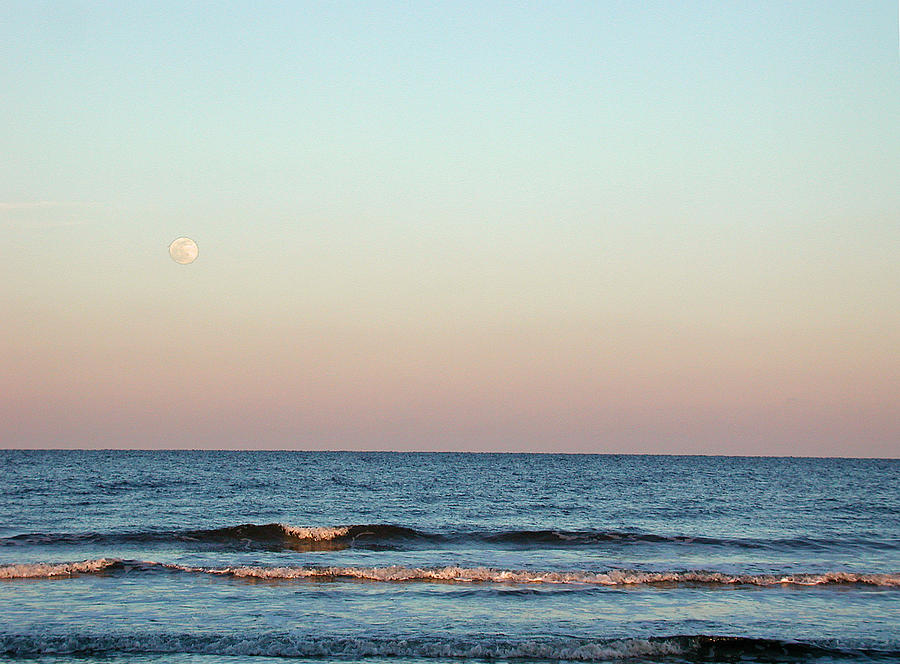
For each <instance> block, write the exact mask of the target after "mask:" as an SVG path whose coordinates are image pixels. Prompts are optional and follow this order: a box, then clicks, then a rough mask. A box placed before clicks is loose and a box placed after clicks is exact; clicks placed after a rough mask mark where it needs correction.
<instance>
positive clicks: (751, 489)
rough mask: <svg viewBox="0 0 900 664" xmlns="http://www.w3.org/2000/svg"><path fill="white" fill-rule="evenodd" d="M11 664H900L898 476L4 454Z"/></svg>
mask: <svg viewBox="0 0 900 664" xmlns="http://www.w3.org/2000/svg"><path fill="white" fill-rule="evenodd" d="M0 463H2V467H3V468H4V473H2V475H0V659H5V660H8V661H13V662H54V663H59V664H62V663H64V662H65V663H68V662H79V663H81V664H84V663H94V662H97V663H99V662H106V663H109V662H117V661H123V662H124V661H128V662H157V663H161V664H167V663H169V662H183V661H188V662H195V663H207V664H222V663H224V662H232V661H235V657H239V658H240V659H241V661H253V662H259V663H260V664H264V663H265V662H269V661H272V662H274V661H284V660H285V659H286V658H287V659H299V660H303V661H311V662H348V661H352V662H366V663H371V664H385V663H387V662H398V661H400V662H415V663H418V664H431V663H433V662H452V661H494V660H504V661H507V660H516V661H529V662H531V661H533V662H548V663H549V662H560V661H588V662H660V663H663V662H665V663H669V662H671V663H675V662H722V663H723V664H724V663H725V662H735V661H742V662H782V661H794V662H821V663H825V662H863V661H883V662H890V661H897V660H900V492H898V490H897V486H900V460H895V459H866V458H815V457H735V456H709V455H646V454H635V455H621V454H580V453H557V454H546V453H511V452H499V453H491V452H386V451H385V452H374V451H371V452H357V451H328V452H320V451H270V450H252V451H248V450H202V449H198V450H89V451H86V450H2V451H0Z"/></svg>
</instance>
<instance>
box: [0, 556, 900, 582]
mask: <svg viewBox="0 0 900 664" xmlns="http://www.w3.org/2000/svg"><path fill="white" fill-rule="evenodd" d="M122 563H123V561H122V560H120V559H117V558H98V559H96V560H84V561H81V562H69V563H26V564H19V565H7V566H4V567H0V579H36V578H50V577H64V576H78V575H80V574H96V573H99V572H103V571H104V570H107V569H109V568H110V567H112V566H114V565H118V564H122ZM127 564H128V565H129V566H130V565H134V566H135V567H136V568H144V569H152V568H161V569H167V570H172V571H178V572H185V573H193V574H210V575H214V576H229V577H234V578H252V579H271V580H278V579H284V580H290V579H309V580H316V579H323V580H335V579H349V580H361V581H378V582H388V583H390V582H393V583H402V582H415V581H443V582H451V583H515V584H580V585H594V586H626V585H647V584H703V585H721V586H726V585H753V586H779V585H799V586H820V585H839V584H853V583H859V584H866V585H872V586H882V587H900V574H858V573H854V572H825V573H821V574H789V575H773V574H737V575H732V574H725V573H722V572H707V571H682V572H642V571H636V570H610V571H606V572H590V571H585V570H574V571H557V572H552V571H532V570H507V569H494V568H490V567H453V566H450V567H403V566H391V567H262V566H241V567H189V566H185V565H177V564H172V563H160V562H154V561H127Z"/></svg>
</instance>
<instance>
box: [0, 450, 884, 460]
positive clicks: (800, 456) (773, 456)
mask: <svg viewBox="0 0 900 664" xmlns="http://www.w3.org/2000/svg"><path fill="white" fill-rule="evenodd" d="M0 451H9V452H28V451H31V452H248V453H251V454H252V453H255V452H286V453H291V452H296V453H298V454H496V455H503V454H506V455H516V454H519V455H522V454H524V455H535V456H601V457H632V456H633V457H711V458H724V459H848V460H849V459H876V460H877V459H885V460H894V459H900V453H898V455H897V456H836V455H809V454H713V453H702V452H684V453H674V452H671V453H669V452H567V451H553V452H548V451H541V450H515V451H511V450H504V451H495V450H452V449H447V450H394V449H365V450H363V449H353V448H333V449H315V448H294V447H253V448H250V447H2V448H0Z"/></svg>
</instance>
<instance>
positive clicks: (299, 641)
mask: <svg viewBox="0 0 900 664" xmlns="http://www.w3.org/2000/svg"><path fill="white" fill-rule="evenodd" d="M165 653H168V654H172V653H184V654H204V655H231V656H245V657H248V656H268V657H304V658H325V657H327V658H341V659H365V658H372V657H377V658H386V657H389V658H394V657H399V658H404V659H412V658H416V659H467V660H468V659H481V660H495V659H503V660H506V659H519V660H537V661H560V660H563V661H583V662H596V661H609V660H632V659H639V660H641V661H648V660H647V658H650V657H652V658H654V659H655V660H657V661H672V660H673V659H675V658H677V659H678V661H684V658H688V659H689V660H692V661H704V660H706V661H709V660H715V661H721V660H723V659H725V660H727V661H735V660H737V659H740V661H769V662H771V661H784V659H785V658H791V659H802V660H804V661H809V660H810V659H811V658H816V659H818V658H823V659H827V660H828V661H830V662H834V661H836V658H840V659H841V660H843V661H847V660H851V661H852V660H855V659H860V660H866V661H879V660H880V661H892V660H895V659H896V658H897V657H898V656H900V651H892V650H879V649H873V648H868V649H860V648H855V649H854V648H841V647H835V646H834V645H831V644H827V643H814V642H798V641H784V640H777V639H758V638H750V637H740V636H709V635H678V636H664V637H650V638H618V639H579V638H571V637H557V638H534V639H528V640H519V641H517V640H512V639H504V638H496V637H490V636H477V637H474V638H471V639H463V638H455V639H454V638H440V637H433V638H429V637H416V638H366V637H357V638H353V637H327V636H310V635H301V634H290V633H271V632H269V633H243V634H234V633H222V634H215V633H214V634H170V633H149V634H147V633H131V634H89V633H87V634H71V633H70V634H65V635H51V634H0V656H5V657H40V656H42V655H80V656H85V655H95V656H96V655H101V656H103V655H114V654H165Z"/></svg>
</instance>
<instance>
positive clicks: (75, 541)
mask: <svg viewBox="0 0 900 664" xmlns="http://www.w3.org/2000/svg"><path fill="white" fill-rule="evenodd" d="M429 538H431V536H429V535H427V534H426V533H421V532H419V531H416V530H413V529H412V528H405V527H403V526H395V525H391V524H357V525H350V526H310V527H304V526H292V525H288V524H283V523H268V524H262V525H258V524H255V523H245V524H241V525H238V526H226V527H222V528H211V529H200V530H149V531H138V532H127V531H126V532H112V533H26V534H22V535H15V536H12V537H6V538H2V539H0V546H28V545H40V546H48V545H51V546H52V545H76V546H77V545H84V544H166V543H177V542H180V543H186V544H193V545H201V546H202V545H214V546H215V545H217V546H227V547H239V548H263V549H273V548H274V549H282V548H286V549H298V550H335V549H343V548H347V547H349V546H353V545H362V546H367V545H368V546H376V547H377V546H379V545H387V544H389V543H391V542H394V543H400V542H402V541H409V540H417V539H419V540H423V539H429Z"/></svg>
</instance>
